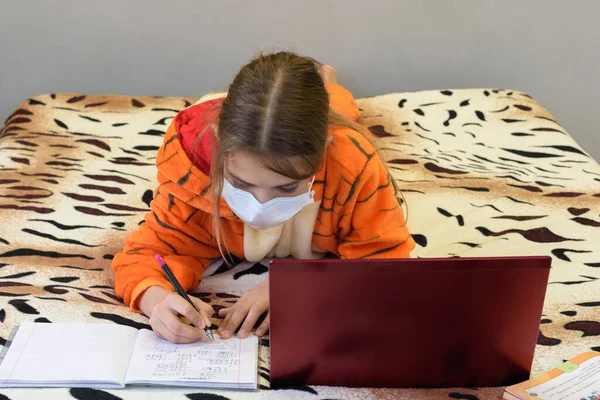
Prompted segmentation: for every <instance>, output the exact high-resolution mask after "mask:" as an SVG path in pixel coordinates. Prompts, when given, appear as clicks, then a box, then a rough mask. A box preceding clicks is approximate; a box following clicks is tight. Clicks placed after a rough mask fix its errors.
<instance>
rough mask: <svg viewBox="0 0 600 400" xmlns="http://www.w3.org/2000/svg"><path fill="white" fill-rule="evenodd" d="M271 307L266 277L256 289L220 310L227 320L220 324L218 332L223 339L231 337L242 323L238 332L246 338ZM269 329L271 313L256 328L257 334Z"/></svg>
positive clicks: (261, 334)
mask: <svg viewBox="0 0 600 400" xmlns="http://www.w3.org/2000/svg"><path fill="white" fill-rule="evenodd" d="M268 308H269V280H268V279H265V280H264V281H263V282H262V283H260V284H258V285H257V286H256V287H255V288H254V289H252V290H250V291H248V292H247V293H246V294H244V295H243V296H242V297H241V298H240V299H239V300H238V301H237V303H235V304H234V305H233V306H231V307H227V308H223V309H221V310H219V315H220V316H221V317H225V320H224V321H223V322H222V323H221V326H219V329H218V330H217V333H218V334H219V336H221V337H222V338H223V339H227V338H229V337H231V335H232V334H233V333H234V332H235V330H236V329H237V328H238V326H240V324H242V322H243V324H242V327H241V328H240V330H239V332H238V336H239V337H240V338H246V337H248V335H249V334H250V331H251V330H252V328H253V327H254V324H256V321H257V320H258V318H259V317H260V316H261V315H262V314H263V313H264V312H265V311H267V309H268ZM268 330H269V314H267V316H266V317H265V319H264V320H263V322H262V323H261V324H260V325H259V327H258V328H256V332H255V334H256V336H263V335H264V334H265V333H267V331H268Z"/></svg>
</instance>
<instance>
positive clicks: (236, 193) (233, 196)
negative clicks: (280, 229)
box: [222, 177, 315, 228]
mask: <svg viewBox="0 0 600 400" xmlns="http://www.w3.org/2000/svg"><path fill="white" fill-rule="evenodd" d="M314 181H315V177H313V179H312V181H311V182H310V184H309V185H308V191H307V192H306V193H303V194H301V195H299V196H295V197H275V198H274V199H271V200H269V201H267V202H266V203H262V204H261V203H260V202H259V201H258V200H256V198H255V197H254V196H253V195H252V193H248V192H246V191H245V190H242V189H237V188H235V187H233V186H232V185H231V183H229V181H228V180H227V179H225V180H224V182H223V194H222V196H223V198H224V199H225V201H226V202H227V204H228V205H229V208H231V211H233V212H234V213H235V215H237V216H238V217H239V218H240V219H241V220H242V221H244V222H245V223H247V224H248V225H250V226H255V227H259V228H270V227H274V226H279V225H281V224H283V223H284V222H285V221H287V220H288V219H290V218H292V217H293V216H294V215H296V214H297V213H298V212H299V211H300V210H302V208H304V207H305V206H307V205H309V204H312V203H314V199H313V197H314V195H315V192H314V191H311V189H312V185H313V182H314Z"/></svg>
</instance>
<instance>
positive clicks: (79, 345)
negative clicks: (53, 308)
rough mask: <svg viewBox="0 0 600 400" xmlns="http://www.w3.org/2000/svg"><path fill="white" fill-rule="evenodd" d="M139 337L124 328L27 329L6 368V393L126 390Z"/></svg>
mask: <svg viewBox="0 0 600 400" xmlns="http://www.w3.org/2000/svg"><path fill="white" fill-rule="evenodd" d="M136 337H137V330H136V329H134V328H130V327H126V326H121V325H113V324H86V323H31V322H27V323H24V324H22V325H21V326H20V327H19V330H18V332H17V335H16V337H15V339H14V341H13V342H12V344H11V346H10V348H9V349H8V352H7V354H6V357H5V359H4V361H3V362H2V365H0V387H1V386H78V385H76V383H79V384H84V385H85V386H88V387H96V386H97V387H106V385H107V384H112V385H116V386H123V380H124V377H125V373H126V371H127V365H128V363H129V359H130V356H131V352H132V351H133V346H134V344H135V340H136ZM96 383H97V384H98V385H96Z"/></svg>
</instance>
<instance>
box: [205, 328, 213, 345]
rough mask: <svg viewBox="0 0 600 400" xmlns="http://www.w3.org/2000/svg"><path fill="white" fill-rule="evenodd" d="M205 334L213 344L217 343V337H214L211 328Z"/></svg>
mask: <svg viewBox="0 0 600 400" xmlns="http://www.w3.org/2000/svg"><path fill="white" fill-rule="evenodd" d="M204 333H206V336H207V337H208V338H209V339H210V340H212V341H213V342H214V341H215V337H214V336H213V333H212V331H211V330H210V329H209V328H206V329H205V330H204Z"/></svg>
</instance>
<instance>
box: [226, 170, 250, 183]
mask: <svg viewBox="0 0 600 400" xmlns="http://www.w3.org/2000/svg"><path fill="white" fill-rule="evenodd" d="M227 172H228V173H229V175H231V177H232V178H233V179H235V180H236V181H238V182H240V183H243V184H244V185H248V186H254V185H253V184H251V183H248V182H246V181H245V180H243V179H241V178H240V177H238V176H235V174H233V173H232V172H231V171H227Z"/></svg>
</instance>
